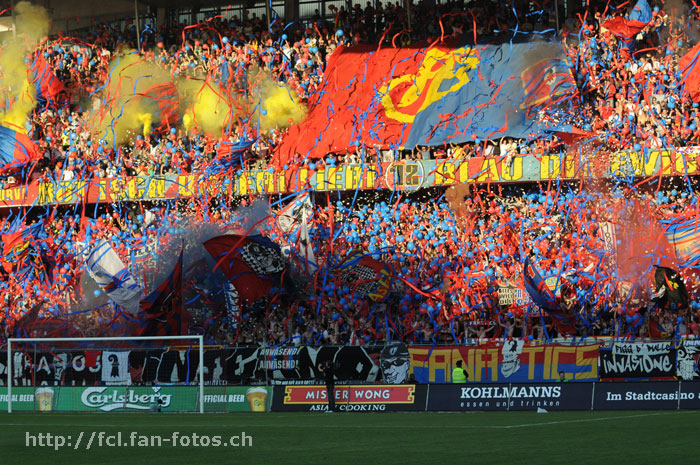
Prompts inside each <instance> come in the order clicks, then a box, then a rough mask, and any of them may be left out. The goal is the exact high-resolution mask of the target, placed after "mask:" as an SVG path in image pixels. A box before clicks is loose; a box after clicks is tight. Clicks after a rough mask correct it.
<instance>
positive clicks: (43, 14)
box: [15, 2, 49, 47]
mask: <svg viewBox="0 0 700 465" xmlns="http://www.w3.org/2000/svg"><path fill="white" fill-rule="evenodd" d="M15 14H16V19H15V21H16V23H17V34H18V35H20V36H22V37H23V38H24V40H25V41H26V42H27V43H28V46H30V47H34V46H35V45H36V44H37V43H39V42H40V41H41V40H43V39H44V38H45V37H46V36H47V35H48V34H49V14H48V12H47V11H46V9H45V8H44V7H41V6H38V5H32V4H31V3H29V2H19V3H18V4H17V6H16V7H15Z"/></svg>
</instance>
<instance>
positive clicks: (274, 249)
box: [204, 234, 287, 303]
mask: <svg viewBox="0 0 700 465" xmlns="http://www.w3.org/2000/svg"><path fill="white" fill-rule="evenodd" d="M204 248H206V249H207V251H208V252H209V254H211V256H212V257H213V258H214V260H215V261H216V262H217V264H216V267H215V268H219V267H220V268H221V270H222V271H223V272H224V274H225V275H226V276H227V277H228V278H229V279H230V280H231V282H232V283H233V285H234V286H235V287H236V290H237V291H238V294H239V295H240V296H241V298H242V299H243V300H245V301H247V302H249V303H253V302H255V301H256V300H258V299H261V298H263V297H267V296H268V295H269V294H270V293H271V291H272V289H273V288H280V289H281V288H283V287H284V283H283V273H284V271H285V269H286V267H287V264H286V262H285V260H284V256H283V255H282V252H281V250H280V248H279V246H278V245H277V244H275V243H274V242H272V241H271V240H269V239H267V238H266V237H263V236H260V235H249V236H239V235H236V234H227V235H224V236H218V237H214V238H212V239H209V240H208V241H206V242H205V243H204Z"/></svg>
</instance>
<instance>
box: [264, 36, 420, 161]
mask: <svg viewBox="0 0 700 465" xmlns="http://www.w3.org/2000/svg"><path fill="white" fill-rule="evenodd" d="M421 59H422V55H420V54H416V53H415V50H411V49H390V48H387V49H382V50H379V51H377V50H376V47H374V48H373V47H369V46H367V47H365V46H357V47H352V48H348V47H345V46H343V45H341V46H339V47H338V48H337V49H336V50H335V51H334V52H333V54H332V55H331V56H330V57H329V58H328V65H327V66H326V70H327V72H326V78H325V82H326V85H325V86H324V91H323V92H322V93H320V95H319V97H318V98H317V99H316V101H310V102H309V108H310V112H309V114H308V116H307V118H306V119H305V120H304V121H303V122H302V123H301V124H295V125H294V126H292V127H291V128H289V134H288V135H287V137H285V138H284V139H283V141H282V143H281V144H280V145H279V146H278V147H277V149H276V151H277V153H278V154H279V158H278V159H277V160H276V161H277V163H278V164H279V166H282V165H284V164H287V163H289V162H290V161H291V160H292V157H293V156H294V154H295V153H298V154H299V155H300V156H301V157H302V158H303V157H306V156H307V155H308V156H309V158H311V159H318V158H322V157H324V156H326V154H328V153H344V152H345V150H347V149H348V148H349V149H350V150H353V149H354V147H352V142H353V140H354V139H357V140H360V139H361V140H371V142H372V144H380V145H385V142H387V141H391V142H395V139H396V135H397V134H401V133H402V132H403V131H402V128H403V126H404V123H401V122H399V121H396V120H394V119H391V118H386V117H385V116H384V107H383V106H382V105H381V104H379V102H378V101H375V100H377V89H375V87H376V86H377V83H384V82H387V81H390V80H391V78H392V77H395V76H399V75H403V74H408V73H410V72H413V73H415V70H417V69H419V68H420V63H421ZM412 84H413V83H412V82H408V81H407V82H406V83H404V85H403V86H400V88H399V87H397V88H396V89H390V90H389V91H388V92H389V93H390V94H391V95H392V96H393V95H394V94H396V95H400V94H402V93H405V92H407V90H410V89H409V88H410V86H411V85H412ZM426 95H427V92H426V93H424V94H423V95H422V96H419V97H418V99H417V100H420V99H421V97H422V98H423V99H425V97H426ZM418 103H420V102H418ZM356 109H370V110H369V112H368V114H367V115H366V118H367V125H366V128H364V130H365V133H364V134H354V130H353V127H354V126H356V125H357V123H356V122H355V121H354V119H355V118H356V113H357V110H356ZM370 132H371V134H370ZM405 135H408V131H406V132H405Z"/></svg>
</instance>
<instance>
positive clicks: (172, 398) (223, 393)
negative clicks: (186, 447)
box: [0, 386, 272, 412]
mask: <svg viewBox="0 0 700 465" xmlns="http://www.w3.org/2000/svg"><path fill="white" fill-rule="evenodd" d="M271 391H272V388H269V387H265V386H205V387H204V411H205V412H265V411H267V410H269V404H270V398H271V396H270V392H271ZM7 401H8V396H7V387H0V411H2V410H7ZM155 405H158V406H159V407H160V410H161V411H162V412H188V411H198V410H199V389H198V387H197V386H148V387H146V386H90V387H73V386H66V387H59V386H37V387H15V388H13V389H12V410H13V411H41V412H52V411H53V412H148V411H150V410H151V407H152V406H155Z"/></svg>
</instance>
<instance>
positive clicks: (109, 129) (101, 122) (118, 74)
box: [92, 51, 171, 145]
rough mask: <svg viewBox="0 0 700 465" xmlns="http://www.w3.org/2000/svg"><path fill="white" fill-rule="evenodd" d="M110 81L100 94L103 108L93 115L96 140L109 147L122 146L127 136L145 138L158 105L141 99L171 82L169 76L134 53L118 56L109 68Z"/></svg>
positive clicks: (127, 52)
mask: <svg viewBox="0 0 700 465" xmlns="http://www.w3.org/2000/svg"><path fill="white" fill-rule="evenodd" d="M109 69H110V73H109V77H108V81H107V84H106V86H105V89H104V90H103V91H102V105H101V106H100V108H99V109H98V110H97V111H95V112H93V114H92V117H93V124H94V127H95V128H96V130H97V131H98V133H97V136H98V137H100V138H103V139H105V140H106V141H107V142H108V143H109V144H110V145H122V144H123V143H125V142H126V141H127V140H128V139H129V138H130V136H132V137H133V136H135V135H136V134H139V133H141V134H143V135H144V136H146V135H148V134H149V133H150V132H151V127H152V124H153V114H154V113H156V112H157V111H158V101H157V100H154V99H152V98H149V97H143V96H142V95H139V94H144V93H145V91H146V90H147V89H148V88H149V87H151V86H153V85H155V84H160V83H163V82H168V81H170V80H171V79H170V76H169V75H168V73H166V72H165V71H164V70H162V69H161V68H159V67H157V66H156V65H154V64H152V63H146V62H145V61H144V60H143V58H142V57H141V56H139V55H138V54H137V53H134V52H133V51H125V52H124V53H118V54H117V56H116V57H115V58H114V59H113V60H112V62H111V63H110V64H109Z"/></svg>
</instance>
